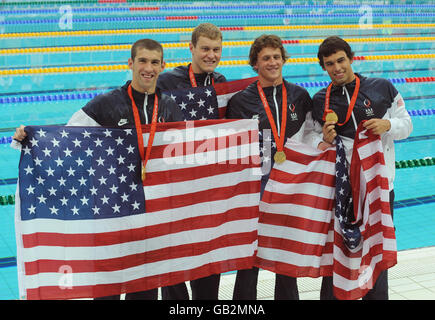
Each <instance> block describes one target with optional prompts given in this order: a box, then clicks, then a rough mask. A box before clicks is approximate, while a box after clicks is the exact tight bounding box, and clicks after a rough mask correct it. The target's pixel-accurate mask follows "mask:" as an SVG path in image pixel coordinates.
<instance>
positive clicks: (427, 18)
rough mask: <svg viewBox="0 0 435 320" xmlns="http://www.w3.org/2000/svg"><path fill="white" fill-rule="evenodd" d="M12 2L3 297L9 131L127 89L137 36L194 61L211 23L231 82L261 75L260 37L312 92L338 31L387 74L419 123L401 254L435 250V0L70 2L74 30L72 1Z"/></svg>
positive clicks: (11, 262)
mask: <svg viewBox="0 0 435 320" xmlns="http://www.w3.org/2000/svg"><path fill="white" fill-rule="evenodd" d="M10 2H11V1H6V4H3V3H2V4H1V6H2V9H3V10H2V13H1V16H0V48H1V49H0V50H1V51H0V84H1V85H0V106H1V108H2V117H1V118H0V149H1V153H0V154H1V156H0V201H1V202H0V203H1V205H0V228H1V230H0V299H16V298H18V289H17V280H16V267H15V255H16V249H15V235H14V218H13V215H14V207H13V205H12V204H9V203H12V202H13V195H14V193H15V189H16V178H17V175H18V169H17V168H18V161H19V153H18V152H17V151H15V150H13V149H11V148H10V147H9V146H8V142H9V141H10V137H11V136H12V134H13V130H14V128H15V127H17V126H19V125H20V124H27V125H30V124H40V125H41V124H43V125H48V124H64V123H66V121H67V120H68V119H69V117H70V116H71V115H72V113H73V112H75V111H76V110H78V109H79V108H81V107H82V106H83V105H84V104H85V103H86V102H87V101H88V100H90V99H91V98H92V97H94V96H95V95H96V94H99V93H101V92H104V91H107V90H109V89H111V88H113V87H116V86H119V85H121V84H123V83H124V82H125V80H127V79H129V78H130V72H129V70H128V68H127V66H126V61H127V59H128V57H129V50H130V47H129V45H130V44H131V43H132V42H134V41H136V40H137V39H140V38H143V37H150V38H153V39H155V40H158V41H160V42H162V43H163V45H164V49H165V59H166V60H167V62H168V68H171V67H174V66H176V65H178V64H182V63H187V62H188V61H189V57H190V53H189V51H188V49H187V48H188V46H187V43H188V41H189V38H190V33H191V31H192V29H193V27H194V26H196V25H197V24H199V23H201V22H205V21H208V22H212V23H215V24H217V25H219V26H221V27H222V30H223V35H224V50H223V58H222V61H221V64H220V66H219V68H218V71H219V72H221V73H223V74H224V75H225V76H226V77H227V79H228V80H235V79H240V78H244V77H251V76H254V75H255V73H254V72H253V70H252V69H251V68H250V67H249V66H248V64H247V62H246V60H247V55H248V51H249V47H250V43H251V41H252V40H253V39H254V38H255V37H257V36H259V35H261V34H263V33H274V34H277V35H279V36H280V37H282V39H283V40H284V42H285V47H286V49H287V51H288V52H289V54H290V60H289V61H288V63H287V64H286V66H285V67H284V71H283V73H284V77H285V78H286V80H288V81H291V82H294V83H297V84H299V85H301V86H304V87H306V88H307V90H308V91H309V93H310V94H311V95H313V94H314V93H316V92H317V91H318V90H320V89H321V88H322V87H324V86H325V85H326V83H327V81H328V80H329V78H328V76H327V74H326V73H325V72H323V71H322V69H321V68H320V66H319V65H318V63H317V61H316V59H315V57H316V53H317V48H318V45H319V43H320V41H321V40H323V38H325V37H326V36H329V35H333V34H337V35H340V36H342V37H343V38H345V39H347V40H349V42H350V44H351V45H352V49H353V50H354V51H355V52H356V56H357V60H356V61H355V62H354V64H353V67H354V70H355V71H358V72H360V73H362V74H363V75H366V76H370V77H383V78H387V79H390V81H392V82H393V83H394V85H395V86H396V88H397V89H398V90H399V92H401V94H402V96H403V97H404V99H405V102H406V105H407V109H408V111H409V113H410V114H411V116H412V120H413V124H414V131H413V132H412V134H411V136H410V137H409V138H408V139H406V140H404V141H400V142H396V160H397V161H396V165H397V167H398V169H397V171H396V183H395V193H396V201H395V214H394V219H395V225H396V228H397V234H396V236H397V244H398V249H399V250H405V249H410V248H418V247H424V246H433V245H435V233H434V232H433V231H432V230H433V228H434V226H435V214H434V210H435V192H434V190H435V166H434V164H435V163H434V162H433V161H431V160H430V161H429V160H426V159H427V158H430V159H432V158H433V157H435V143H434V141H435V140H434V139H435V132H434V130H433V125H434V123H435V121H434V119H435V94H434V92H435V78H434V76H435V73H434V70H435V55H434V54H435V51H434V46H435V42H434V40H435V5H433V4H431V1H421V2H420V3H419V4H402V3H401V2H400V3H399V1H389V3H388V4H384V5H373V6H370V7H368V8H366V7H364V6H361V5H354V4H352V5H351V4H348V2H347V1H343V2H342V4H341V5H340V4H337V1H334V4H331V3H332V1H326V2H325V3H326V4H324V5H319V6H311V5H307V4H306V3H308V1H292V2H291V4H289V1H274V2H269V1H267V2H266V1H264V2H260V3H259V4H258V5H255V6H253V5H252V3H251V2H248V1H239V2H238V4H237V5H235V4H233V3H231V2H229V1H220V2H213V3H212V5H210V4H207V3H206V2H204V3H201V2H190V1H177V2H176V3H175V4H173V3H170V2H167V1H161V2H157V1H156V2H153V3H152V2H147V3H144V2H139V1H127V2H125V3H99V1H91V0H88V1H80V2H76V3H74V2H73V1H70V2H68V3H69V4H70V6H71V9H72V11H71V12H72V13H71V15H72V16H71V29H68V19H69V16H68V10H66V11H65V9H64V11H62V12H63V13H62V14H61V13H60V11H59V10H60V7H61V6H64V5H66V3H65V2H57V1H46V2H38V3H37V4H36V3H35V4H32V3H27V4H26V5H20V4H18V3H12V4H9V5H8V3H10ZM384 2H386V1H384ZM370 10H371V11H370ZM370 12H371V15H372V16H371V18H372V19H371V23H372V24H373V25H371V28H369V27H370V25H369V24H367V22H369V18H370V15H369V13H370ZM62 17H63V18H64V20H65V21H63V22H64V25H62V24H61V23H60V22H61V18H62ZM337 21H339V22H340V24H336V23H337ZM62 27H63V29H62ZM133 28H134V29H133ZM30 30H31V31H30ZM408 160H416V161H413V162H412V161H411V162H409V163H408V162H407V161H408ZM420 160H424V161H420ZM434 160H435V159H434Z"/></svg>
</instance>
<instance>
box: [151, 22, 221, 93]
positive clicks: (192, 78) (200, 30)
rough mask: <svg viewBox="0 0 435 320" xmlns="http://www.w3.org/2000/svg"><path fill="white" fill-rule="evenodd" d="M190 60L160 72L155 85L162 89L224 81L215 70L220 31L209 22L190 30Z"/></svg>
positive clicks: (219, 45)
mask: <svg viewBox="0 0 435 320" xmlns="http://www.w3.org/2000/svg"><path fill="white" fill-rule="evenodd" d="M189 50H190V52H191V54H192V62H191V63H190V64H189V65H187V66H178V67H176V68H174V69H173V70H171V71H166V72H164V73H162V74H161V76H160V77H159V80H158V82H157V87H159V88H160V89H161V90H162V91H165V90H174V89H180V88H190V87H197V86H200V87H205V86H209V85H212V84H214V83H219V82H225V81H226V79H225V77H224V76H223V75H222V74H220V73H218V72H215V71H214V70H215V69H216V67H217V66H218V64H219V62H220V60H221V55H222V32H221V31H220V30H219V28H218V27H216V26H215V25H213V24H211V23H202V24H200V25H198V26H197V27H196V28H195V29H194V30H193V32H192V38H191V41H190V43H189Z"/></svg>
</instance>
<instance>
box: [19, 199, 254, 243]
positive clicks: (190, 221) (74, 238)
mask: <svg viewBox="0 0 435 320" xmlns="http://www.w3.org/2000/svg"><path fill="white" fill-rule="evenodd" d="M256 215H257V209H256V207H243V208H236V209H231V210H228V211H226V212H224V213H222V214H214V215H209V216H199V217H191V218H187V219H182V220H177V221H171V222H168V223H161V224H157V225H152V226H145V227H141V228H135V229H128V230H121V231H113V232H103V233H82V234H62V233H51V232H37V233H32V234H26V235H23V246H24V248H34V247H37V246H62V247H98V246H108V245H115V244H121V243H127V242H132V241H140V240H145V239H150V238H155V237H159V236H163V235H165V234H171V233H177V232H182V231H187V230H193V229H196V228H212V227H217V226H219V225H221V224H223V223H225V222H228V221H236V220H240V219H250V218H252V217H255V216H256Z"/></svg>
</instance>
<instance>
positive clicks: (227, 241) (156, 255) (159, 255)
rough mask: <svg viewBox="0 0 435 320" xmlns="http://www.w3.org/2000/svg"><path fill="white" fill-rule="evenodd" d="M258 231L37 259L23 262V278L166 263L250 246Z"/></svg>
mask: <svg viewBox="0 0 435 320" xmlns="http://www.w3.org/2000/svg"><path fill="white" fill-rule="evenodd" d="M256 236H257V231H256V230H255V231H252V232H245V233H234V234H230V235H224V236H221V237H218V238H215V239H211V240H209V241H204V242H197V243H195V244H192V243H189V244H184V245H179V246H173V247H166V248H163V249H158V250H152V251H147V252H143V253H138V254H133V255H128V256H123V257H119V258H112V259H102V260H47V259H40V260H36V261H31V262H26V263H25V267H26V275H34V274H38V273H46V272H58V271H59V268H60V267H62V266H65V265H67V266H69V267H71V270H73V272H74V273H83V272H111V271H118V270H123V269H128V268H132V267H136V266H140V265H142V264H144V263H153V262H158V261H163V260H168V259H178V258H184V257H189V256H191V255H192V254H193V255H201V254H204V253H207V252H209V251H212V250H216V249H219V248H225V247H231V246H238V245H244V244H247V243H252V242H253V241H255V239H256Z"/></svg>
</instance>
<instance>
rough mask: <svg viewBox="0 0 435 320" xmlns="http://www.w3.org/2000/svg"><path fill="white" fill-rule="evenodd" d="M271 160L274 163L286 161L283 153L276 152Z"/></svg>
mask: <svg viewBox="0 0 435 320" xmlns="http://www.w3.org/2000/svg"><path fill="white" fill-rule="evenodd" d="M273 159H274V160H275V162H276V163H283V162H284V161H285V160H286V159H287V157H286V156H285V153H284V151H277V152H276V153H275V155H274V156H273Z"/></svg>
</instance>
